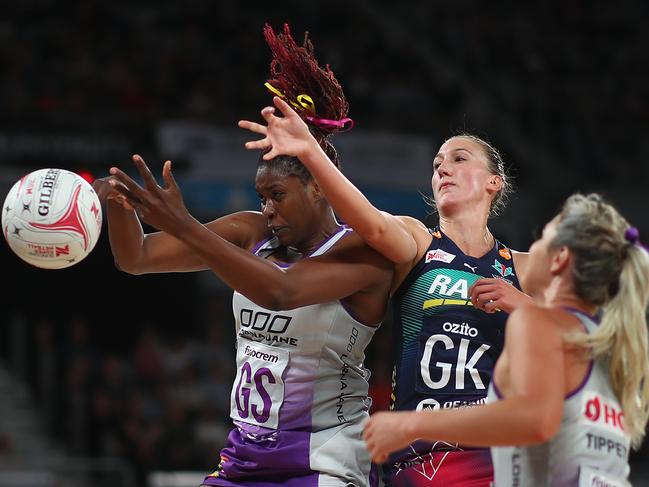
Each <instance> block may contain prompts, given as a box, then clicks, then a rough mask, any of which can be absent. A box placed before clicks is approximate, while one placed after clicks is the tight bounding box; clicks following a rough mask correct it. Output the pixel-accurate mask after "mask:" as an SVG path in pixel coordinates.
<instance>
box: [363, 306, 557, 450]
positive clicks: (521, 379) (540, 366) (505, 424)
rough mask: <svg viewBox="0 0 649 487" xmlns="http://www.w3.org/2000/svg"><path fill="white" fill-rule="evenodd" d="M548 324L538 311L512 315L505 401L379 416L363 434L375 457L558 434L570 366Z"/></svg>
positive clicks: (518, 441)
mask: <svg viewBox="0 0 649 487" xmlns="http://www.w3.org/2000/svg"><path fill="white" fill-rule="evenodd" d="M547 320H548V319H547V318H546V317H545V316H544V314H543V311H540V310H539V309H538V308H533V307H526V308H521V309H519V310H517V311H515V312H514V313H513V314H512V315H511V316H510V318H509V320H508V322H507V337H506V344H505V351H504V352H503V355H502V356H505V357H506V360H507V368H508V370H509V374H508V378H509V384H508V388H507V389H508V393H507V394H506V397H505V398H503V399H501V400H499V401H496V402H493V403H489V404H485V405H482V406H476V407H470V408H464V409H449V410H437V411H407V412H380V413H376V414H374V415H373V416H372V417H371V418H370V420H369V421H368V422H367V423H366V426H365V431H364V437H365V440H366V442H367V446H368V449H369V451H370V454H371V455H372V459H373V460H374V461H376V462H384V461H385V460H386V459H387V457H388V455H389V453H391V452H393V451H395V450H398V449H401V448H403V447H405V446H407V445H408V444H410V443H412V442H414V441H416V440H417V439H423V440H431V441H434V440H440V441H448V442H458V443H460V444H463V445H474V446H503V445H526V444H534V443H541V442H543V441H547V440H548V439H549V438H551V437H552V436H554V434H556V432H557V431H558V429H559V427H560V424H561V416H562V413H563V396H564V391H565V386H564V384H565V374H564V371H565V365H564V354H563V342H562V338H561V335H560V333H559V331H558V330H557V327H556V326H554V324H553V323H548V322H547ZM502 356H501V357H502ZM550 364H551V366H550ZM502 385H503V384H501V386H502Z"/></svg>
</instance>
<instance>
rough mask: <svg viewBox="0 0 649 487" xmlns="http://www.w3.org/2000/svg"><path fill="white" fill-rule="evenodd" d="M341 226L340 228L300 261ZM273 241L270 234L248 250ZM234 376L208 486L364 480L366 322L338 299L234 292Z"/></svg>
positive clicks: (317, 485)
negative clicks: (282, 301) (260, 301)
mask: <svg viewBox="0 0 649 487" xmlns="http://www.w3.org/2000/svg"><path fill="white" fill-rule="evenodd" d="M350 231H351V230H350V229H348V228H345V227H341V228H340V229H339V230H338V231H337V232H336V233H335V234H334V235H332V236H331V237H330V238H329V239H328V240H327V241H325V242H324V243H323V244H322V245H321V246H320V247H319V248H318V249H317V250H316V251H315V252H313V253H312V254H311V255H310V256H309V257H306V258H310V257H315V256H317V255H322V254H324V253H325V252H327V250H329V249H330V248H331V247H332V246H333V245H334V244H335V243H336V242H338V241H339V240H340V239H341V238H343V237H344V236H345V235H347V234H348V233H349V232H350ZM276 246H277V242H274V241H273V240H271V241H268V242H265V243H263V244H262V245H261V246H259V248H258V249H257V250H256V253H257V254H258V255H259V254H262V255H263V253H264V252H265V253H268V252H269V251H271V252H272V250H270V249H272V248H275V247H276ZM233 309H234V314H235V317H236V331H237V370H238V371H237V376H236V379H235V381H234V385H233V388H232V395H231V412H230V416H231V417H232V420H233V422H234V424H235V426H236V427H235V428H234V429H233V430H232V431H231V432H230V435H229V437H228V441H227V445H226V446H225V447H224V448H223V450H222V451H221V459H220V464H219V466H218V469H217V470H216V471H215V472H214V473H212V474H211V475H209V476H208V477H206V479H205V480H204V485H209V486H213V485H216V486H242V485H245V486H255V487H270V486H285V487H321V486H322V487H324V486H332V487H333V486H335V487H340V486H351V485H353V486H369V485H371V484H370V467H371V463H370V458H369V455H368V453H367V450H366V447H365V444H364V441H363V439H362V437H361V432H362V427H361V423H362V422H364V421H365V420H366V419H367V417H368V410H369V405H370V404H369V399H368V378H369V372H368V371H367V370H366V369H365V368H364V367H363V360H364V358H365V352H364V351H365V347H366V346H367V345H368V343H369V342H370V339H371V338H372V336H373V334H374V331H375V329H376V328H375V327H374V326H367V325H365V324H363V323H360V322H358V321H357V320H355V319H354V318H353V317H352V316H351V315H350V314H349V313H348V312H347V310H346V309H345V308H344V306H343V305H342V304H341V302H340V301H332V302H329V303H324V304H315V305H311V306H304V307H302V308H297V309H293V310H290V311H271V310H268V309H265V308H262V307H260V306H257V305H256V304H255V303H253V302H252V301H250V300H249V299H247V298H246V297H244V296H242V295H241V294H239V293H236V292H235V293H234V298H233Z"/></svg>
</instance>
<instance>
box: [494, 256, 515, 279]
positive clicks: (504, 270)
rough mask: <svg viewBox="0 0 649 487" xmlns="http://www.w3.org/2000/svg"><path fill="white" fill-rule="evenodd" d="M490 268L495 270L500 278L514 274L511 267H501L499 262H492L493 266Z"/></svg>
mask: <svg viewBox="0 0 649 487" xmlns="http://www.w3.org/2000/svg"><path fill="white" fill-rule="evenodd" d="M491 267H493V268H494V269H496V270H497V271H498V274H500V276H501V277H507V276H511V275H512V274H513V273H514V271H513V270H512V268H511V267H508V266H506V265H503V264H502V263H501V262H498V261H497V260H494V265H492V266H491Z"/></svg>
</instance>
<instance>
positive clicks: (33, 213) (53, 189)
mask: <svg viewBox="0 0 649 487" xmlns="http://www.w3.org/2000/svg"><path fill="white" fill-rule="evenodd" d="M101 221H102V213H101V204H100V202H99V198H98V197H97V193H95V190H94V189H93V188H92V186H91V185H90V183H88V182H87V181H86V180H85V179H83V178H82V177H81V176H79V175H78V174H76V173H74V172H71V171H66V170H65V169H53V168H49V169H39V170H37V171H34V172H31V173H29V174H27V175H26V176H23V177H22V178H21V179H20V180H19V181H17V182H16V184H14V185H13V187H12V188H11V189H10V190H9V194H8V195H7V197H6V198H5V201H4V204H3V205H2V232H3V233H4V236H5V239H6V240H7V243H8V244H9V247H10V248H11V250H13V251H14V252H15V253H16V255H18V257H20V258H21V259H22V260H24V261H25V262H28V263H29V264H32V265H34V266H36V267H40V268H43V269H63V268H65V267H70V266H72V265H74V264H77V263H78V262H81V261H82V260H83V259H84V258H85V257H86V256H87V255H88V254H89V253H90V252H91V251H92V249H93V248H94V247H95V244H96V243H97V240H98V239H99V235H100V233H101Z"/></svg>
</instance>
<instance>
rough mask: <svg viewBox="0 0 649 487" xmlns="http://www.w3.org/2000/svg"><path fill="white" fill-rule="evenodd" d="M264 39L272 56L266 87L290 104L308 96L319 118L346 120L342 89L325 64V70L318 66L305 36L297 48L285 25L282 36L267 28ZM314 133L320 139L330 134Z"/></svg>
mask: <svg viewBox="0 0 649 487" xmlns="http://www.w3.org/2000/svg"><path fill="white" fill-rule="evenodd" d="M264 37H265V38H266V42H267V43H268V46H269V47H270V50H271V52H272V54H273V60H272V61H271V63H270V76H271V79H269V80H268V83H270V84H271V85H272V86H273V87H274V88H275V89H277V90H279V91H280V92H281V93H282V94H284V96H285V97H286V99H287V100H288V101H289V102H291V101H292V102H295V100H297V99H298V96H300V95H308V96H310V97H311V99H312V100H313V103H314V105H315V111H316V115H317V116H318V117H320V118H325V119H331V120H341V119H343V118H345V117H346V116H347V112H348V110H349V104H348V103H347V100H346V98H345V94H344V93H343V90H342V87H341V86H340V83H338V80H337V79H336V77H335V76H334V73H333V71H332V70H331V68H330V67H329V65H328V64H327V65H326V66H325V68H324V69H323V68H321V67H320V66H319V65H318V61H317V60H316V58H315V56H314V49H313V43H312V42H311V40H310V39H309V33H308V32H305V33H304V42H303V44H302V46H298V45H297V44H296V42H295V40H294V39H293V37H292V36H291V30H290V28H289V26H288V24H284V29H283V32H281V33H279V34H275V32H274V31H273V28H272V27H271V26H270V25H268V24H266V25H265V26H264ZM296 111H297V112H298V113H299V114H300V116H301V117H302V118H304V119H305V120H306V118H305V117H306V116H307V115H309V113H308V112H306V111H305V110H301V109H299V107H298V109H297V110H296ZM307 123H308V121H307ZM312 127H313V126H312ZM317 129H318V130H319V131H320V132H322V135H328V134H330V133H332V131H328V130H326V129H323V128H322V127H318V128H317Z"/></svg>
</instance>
